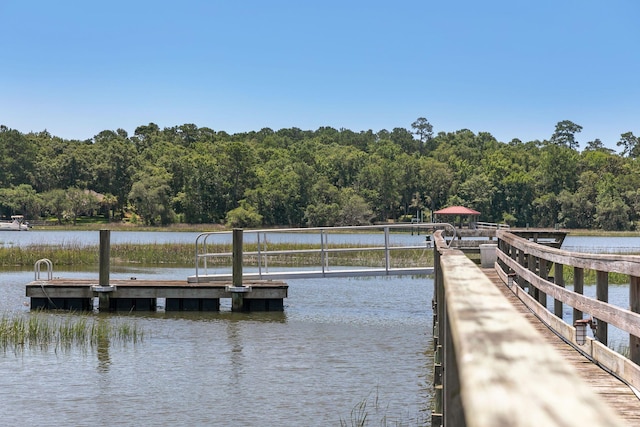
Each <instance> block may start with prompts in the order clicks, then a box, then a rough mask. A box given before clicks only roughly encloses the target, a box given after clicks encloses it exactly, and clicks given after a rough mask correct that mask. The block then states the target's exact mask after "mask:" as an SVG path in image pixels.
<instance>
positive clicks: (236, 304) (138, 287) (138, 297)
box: [26, 279, 289, 312]
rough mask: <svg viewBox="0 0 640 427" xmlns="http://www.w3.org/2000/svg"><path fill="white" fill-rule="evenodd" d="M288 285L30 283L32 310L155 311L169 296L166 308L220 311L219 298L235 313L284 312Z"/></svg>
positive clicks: (266, 282)
mask: <svg viewBox="0 0 640 427" xmlns="http://www.w3.org/2000/svg"><path fill="white" fill-rule="evenodd" d="M288 288H289V285H287V284H286V283H284V282H281V281H274V280H255V281H245V282H244V283H243V286H240V287H234V286H232V283H231V282H230V281H229V282H213V283H211V282H210V283H188V282H186V281H179V280H166V281H162V280H160V281H159V280H110V281H109V285H108V286H101V285H99V283H98V282H97V281H96V280H84V279H52V280H36V281H33V282H31V283H29V284H27V285H26V296H27V297H29V298H30V299H31V309H32V310H34V309H46V310H55V309H61V310H77V311H90V310H93V309H94V307H95V302H96V299H97V300H98V307H99V310H100V311H127V312H129V311H154V310H156V309H157V307H158V299H160V298H164V299H165V304H164V306H165V311H219V309H220V299H223V298H229V299H231V300H232V309H233V310H234V311H283V310H284V303H283V299H284V298H286V297H287V292H288Z"/></svg>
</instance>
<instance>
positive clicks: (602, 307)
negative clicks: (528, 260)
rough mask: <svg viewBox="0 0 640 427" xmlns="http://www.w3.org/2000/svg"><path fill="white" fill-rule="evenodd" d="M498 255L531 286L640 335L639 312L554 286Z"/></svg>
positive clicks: (501, 254) (507, 258)
mask: <svg viewBox="0 0 640 427" xmlns="http://www.w3.org/2000/svg"><path fill="white" fill-rule="evenodd" d="M498 257H501V258H502V259H503V260H504V261H505V263H507V264H509V266H510V267H511V268H513V269H515V270H516V272H517V274H518V275H521V276H524V278H525V279H526V280H527V281H529V282H531V283H532V286H535V287H537V288H540V289H541V290H542V291H543V292H545V293H547V294H548V295H551V296H553V298H555V299H557V300H560V301H562V302H563V303H565V304H568V305H570V306H572V307H576V308H578V309H579V310H580V311H584V312H588V313H591V314H592V315H593V316H594V317H596V318H598V319H600V320H602V321H604V322H607V323H609V324H611V325H614V326H615V327H617V328H619V329H622V330H624V331H627V332H630V333H632V334H634V335H638V336H640V314H638V313H633V312H631V311H629V310H625V309H623V308H620V307H617V306H614V305H612V304H609V303H606V302H602V301H598V300H594V299H592V298H589V297H586V296H584V295H581V294H578V293H575V292H571V291H570V290H568V289H565V288H562V287H559V286H556V285H555V284H553V283H551V282H549V281H546V280H543V279H541V278H540V277H538V276H537V275H535V274H533V273H531V272H530V271H529V270H528V269H525V268H523V267H521V266H520V265H519V264H518V263H515V262H513V261H512V260H511V259H510V258H509V257H507V256H506V255H504V254H503V253H498Z"/></svg>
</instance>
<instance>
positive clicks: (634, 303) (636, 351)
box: [629, 276, 640, 365]
mask: <svg viewBox="0 0 640 427" xmlns="http://www.w3.org/2000/svg"><path fill="white" fill-rule="evenodd" d="M629 280H630V282H631V283H630V284H629V309H630V310H631V311H632V312H634V313H640V277H638V276H630V277H629ZM629 353H630V355H629V358H630V359H631V360H632V361H633V362H634V363H636V364H638V365H640V336H639V335H634V334H630V336H629Z"/></svg>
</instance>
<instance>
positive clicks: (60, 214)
mask: <svg viewBox="0 0 640 427" xmlns="http://www.w3.org/2000/svg"><path fill="white" fill-rule="evenodd" d="M41 195H42V201H43V210H44V212H45V213H46V214H47V215H53V216H55V217H56V219H57V220H58V224H62V221H63V219H64V216H65V213H66V212H68V211H69V210H70V203H69V199H68V198H67V193H66V191H64V190H63V189H61V188H54V189H53V190H49V191H45V192H44V193H42V194H41Z"/></svg>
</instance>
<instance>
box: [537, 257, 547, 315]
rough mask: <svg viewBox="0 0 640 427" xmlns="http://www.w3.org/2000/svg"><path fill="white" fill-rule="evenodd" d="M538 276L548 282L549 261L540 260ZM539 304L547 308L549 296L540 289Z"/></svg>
mask: <svg viewBox="0 0 640 427" xmlns="http://www.w3.org/2000/svg"><path fill="white" fill-rule="evenodd" d="M538 276H540V278H542V279H544V280H547V279H549V275H548V274H547V260H546V259H544V258H538ZM538 302H539V303H540V305H541V306H543V307H545V308H546V307H547V294H545V293H544V292H542V291H541V290H539V289H538Z"/></svg>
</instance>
